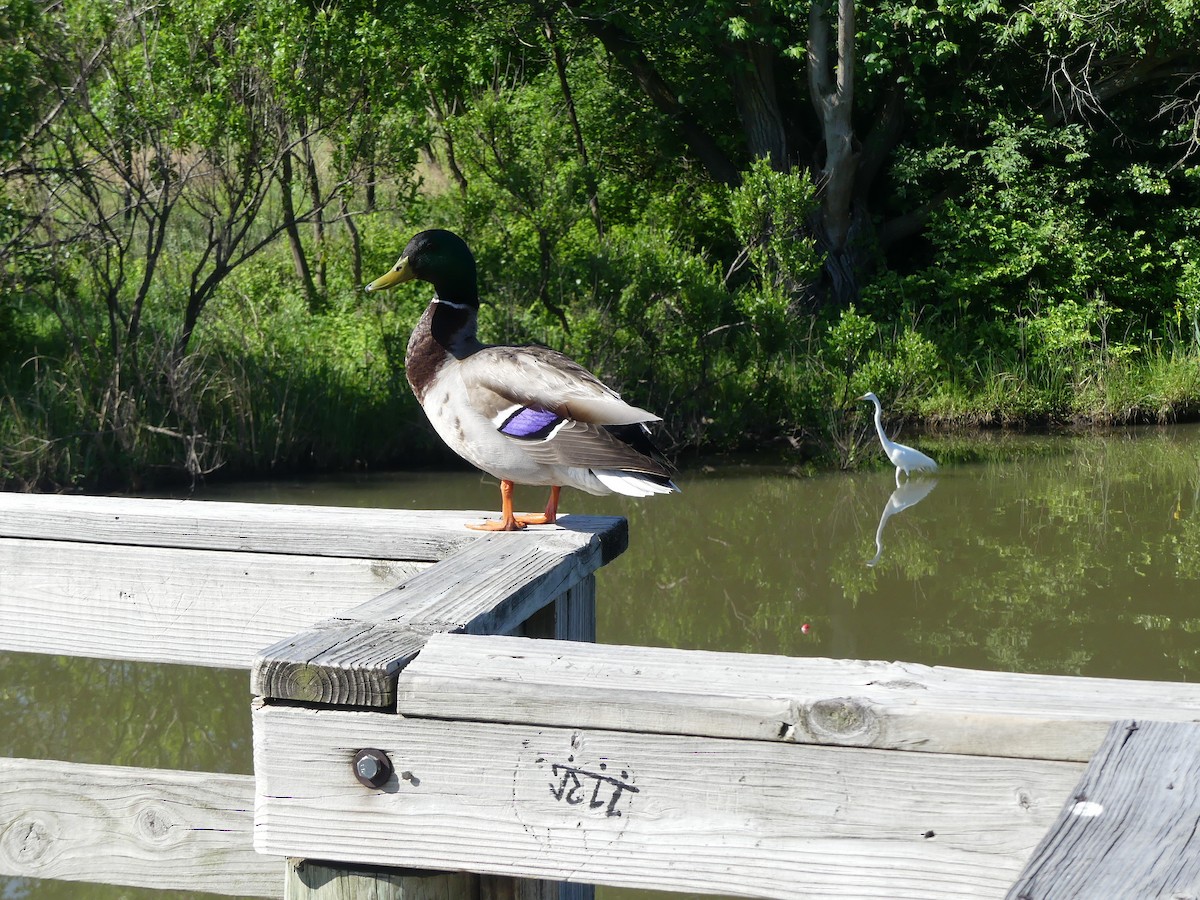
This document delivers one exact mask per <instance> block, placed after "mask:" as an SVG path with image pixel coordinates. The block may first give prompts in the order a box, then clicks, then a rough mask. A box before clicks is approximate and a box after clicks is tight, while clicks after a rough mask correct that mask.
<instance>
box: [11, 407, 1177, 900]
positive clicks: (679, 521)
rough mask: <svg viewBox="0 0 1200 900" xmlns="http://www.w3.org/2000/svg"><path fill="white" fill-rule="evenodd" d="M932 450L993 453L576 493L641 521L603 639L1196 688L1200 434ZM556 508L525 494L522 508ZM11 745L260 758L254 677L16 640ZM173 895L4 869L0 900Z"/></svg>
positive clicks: (465, 496)
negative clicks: (79, 654)
mask: <svg viewBox="0 0 1200 900" xmlns="http://www.w3.org/2000/svg"><path fill="white" fill-rule="evenodd" d="M921 444H922V448H923V449H926V450H929V451H930V452H931V453H932V454H933V455H934V456H935V457H939V458H941V459H943V460H945V459H949V458H954V457H955V456H958V457H962V456H965V455H969V456H971V457H973V458H975V459H985V460H987V461H977V462H971V463H955V464H949V463H944V464H943V467H942V469H941V471H940V472H939V473H938V475H937V477H936V478H916V479H913V480H912V481H911V482H910V483H906V484H904V485H902V486H901V487H900V488H897V486H896V483H895V480H894V478H893V472H892V470H891V469H890V468H887V469H882V468H881V469H878V470H875V471H872V472H867V473H856V474H852V475H847V474H841V473H836V474H826V475H819V476H815V477H803V476H801V475H800V474H798V473H796V472H794V471H791V470H789V469H788V468H787V467H785V466H778V465H762V464H754V463H733V462H725V463H721V464H717V465H711V466H697V467H695V468H691V469H688V470H685V471H684V472H682V473H681V474H680V477H679V478H678V479H677V481H678V483H679V485H680V486H681V487H682V489H683V493H681V494H679V495H674V496H668V497H654V498H650V499H648V500H643V501H636V500H628V499H625V498H619V497H590V496H587V495H583V494H579V493H575V492H569V491H568V492H564V503H563V508H564V511H565V512H583V513H599V514H616V515H624V516H627V517H628V518H629V520H630V536H631V540H630V547H629V550H628V551H627V552H626V553H625V554H624V555H623V556H621V557H620V558H618V559H617V560H616V561H614V562H613V563H612V564H610V565H609V566H607V567H606V568H605V569H603V570H602V571H601V572H600V573H599V575H598V603H597V626H598V634H599V640H600V641H601V642H604V643H623V644H643V645H654V646H666V647H687V648H702V649H711V650H732V651H741V652H750V653H780V654H786V655H791V656H832V657H847V658H849V657H853V658H860V659H885V660H905V661H910V662H920V663H928V664H933V665H952V666H966V667H973V668H984V669H1004V670H1014V671H1024V672H1043V673H1058V674H1078V675H1093V676H1110V677H1120V678H1138V679H1157V680H1164V681H1180V680H1194V679H1196V678H1200V427H1197V426H1183V427H1174V428H1159V429H1139V430H1133V431H1121V432H1114V433H1112V434H1105V435H1096V434H1090V435H1087V436H1082V437H1078V436H1076V437H994V438H991V439H988V440H985V441H983V442H982V443H979V442H975V443H973V444H972V445H971V448H970V450H969V451H964V449H963V445H962V444H961V443H955V442H952V441H949V440H947V441H943V442H938V441H933V440H931V441H924V442H921ZM200 497H201V498H207V499H223V500H227V499H240V500H251V501H265V502H276V503H308V504H330V505H341V506H379V507H397V508H422V507H424V508H446V509H453V508H461V509H492V508H494V507H496V506H497V504H498V501H499V491H498V490H497V487H496V484H495V482H494V481H492V480H491V479H489V478H486V477H483V476H480V475H479V474H477V473H473V472H420V473H396V474H381V475H374V476H369V477H361V476H360V477H343V478H330V479H321V480H317V481H307V482H285V481H277V482H271V483H263V484H241V485H233V486H221V487H212V488H208V489H205V490H204V491H202V492H201V493H200ZM544 500H545V496H544V492H543V491H542V490H540V489H532V488H520V487H519V488H518V489H517V505H518V508H523V509H540V507H541V505H542V504H543V503H544ZM464 521H465V519H464ZM2 601H3V598H2V595H0V602H2ZM64 685H66V688H65V689H64ZM0 756H27V757H49V758H56V759H71V760H78V761H85V762H103V763H113V764H119V765H139V766H163V767H168V768H186V769H200V770H210V771H234V772H249V771H250V769H251V755H250V724H249V715H248V703H247V678H246V674H245V673H244V672H225V671H219V670H204V669H192V668H186V667H170V666H149V665H135V664H129V663H113V662H90V661H80V660H65V659H58V658H51V657H42V656H34V655H25V654H0ZM598 893H599V896H600V897H602V898H605V900H633V898H649V897H651V896H662V897H664V898H666V897H680V896H682V895H678V894H671V895H666V894H664V895H652V894H647V893H644V892H635V891H623V890H616V889H607V888H601V889H600V890H599V891H598ZM169 896H171V895H169V894H164V893H162V892H154V891H130V890H128V889H108V888H102V887H97V886H83V885H69V884H58V883H54V882H35V881H25V880H18V879H7V880H6V879H3V878H0V898H4V900H10V898H30V900H49V898H60V897H61V898H67V897H72V898H73V897H87V898H97V900H104V898H117V897H121V898H130V900H134V898H136V900H151V898H163V897H169Z"/></svg>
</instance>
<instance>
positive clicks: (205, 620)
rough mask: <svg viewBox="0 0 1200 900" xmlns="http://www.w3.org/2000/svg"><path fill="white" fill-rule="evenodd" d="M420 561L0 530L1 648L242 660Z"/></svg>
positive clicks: (188, 660)
mask: <svg viewBox="0 0 1200 900" xmlns="http://www.w3.org/2000/svg"><path fill="white" fill-rule="evenodd" d="M428 566H429V564H428V563H413V562H404V561H400V560H378V559H350V558H344V557H331V556H293V555H290V554H276V553H236V552H227V551H226V552H222V551H216V550H181V549H176V548H171V547H136V546H132V547H125V546H119V545H115V544H94V543H77V542H66V541H53V540H30V539H23V538H0V586H2V588H0V589H2V595H3V602H0V650H17V651H24V652H29V653H58V654H64V655H70V656H91V657H98V658H104V659H130V660H140V661H149V662H166V663H184V664H188V665H200V666H220V667H228V668H242V669H248V668H249V667H250V664H251V662H252V661H253V659H254V657H255V655H256V654H257V653H258V652H259V651H260V650H261V649H262V648H263V647H264V646H266V645H268V644H271V643H274V642H275V641H278V640H281V639H283V638H286V637H288V636H289V635H292V634H295V633H296V632H297V631H299V630H300V629H303V628H307V627H309V626H311V625H312V624H314V623H315V622H318V621H321V620H322V619H326V618H328V617H329V616H331V615H335V614H336V613H338V612H340V611H342V610H344V609H347V608H348V607H351V606H354V605H355V604H358V603H362V602H364V601H366V600H369V599H371V598H372V597H375V596H377V595H379V594H381V593H383V592H384V591H386V590H388V589H389V588H392V587H395V586H396V585H397V584H399V583H401V582H403V581H405V580H406V579H407V578H409V577H411V576H412V575H415V574H416V573H417V572H419V571H421V570H422V569H425V568H428Z"/></svg>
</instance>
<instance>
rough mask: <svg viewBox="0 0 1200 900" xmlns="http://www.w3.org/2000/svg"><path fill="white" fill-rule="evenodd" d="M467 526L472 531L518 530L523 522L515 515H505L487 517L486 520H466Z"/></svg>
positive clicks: (523, 524)
mask: <svg viewBox="0 0 1200 900" xmlns="http://www.w3.org/2000/svg"><path fill="white" fill-rule="evenodd" d="M467 527H468V528H470V529H471V530H472V531H520V530H521V529H522V528H524V527H525V523H524V522H522V521H520V520H519V519H518V518H517V517H516V516H505V517H503V518H500V519H488V520H487V521H486V522H468V523H467Z"/></svg>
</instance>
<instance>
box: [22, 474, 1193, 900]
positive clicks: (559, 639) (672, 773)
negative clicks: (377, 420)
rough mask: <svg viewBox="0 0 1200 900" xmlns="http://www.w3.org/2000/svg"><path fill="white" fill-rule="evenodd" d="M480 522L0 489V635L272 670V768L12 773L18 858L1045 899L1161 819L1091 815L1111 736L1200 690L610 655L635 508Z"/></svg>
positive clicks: (278, 883) (539, 886)
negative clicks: (1052, 883) (601, 624)
mask: <svg viewBox="0 0 1200 900" xmlns="http://www.w3.org/2000/svg"><path fill="white" fill-rule="evenodd" d="M466 516H467V514H465V513H462V512H451V513H418V512H407V511H380V510H348V509H328V508H302V507H278V506H259V505H248V504H225V503H200V502H175V501H126V500H95V499H84V498H65V497H54V498H45V497H28V496H21V495H0V648H3V649H21V650H36V651H39V652H51V653H75V654H81V655H99V656H114V657H117V658H137V659H152V660H160V661H167V662H178V661H186V662H192V663H196V662H206V663H208V664H217V665H225V666H246V667H249V668H250V670H251V684H252V690H253V694H254V699H253V720H254V745H255V746H254V770H255V775H254V776H253V778H251V777H250V776H213V775H207V774H203V775H201V774H197V773H180V772H163V771H158V770H155V771H148V770H141V769H122V768H117V767H105V766H78V765H72V766H64V765H63V764H61V763H56V762H54V761H47V760H2V761H0V872H3V873H6V874H16V875H25V876H33V877H50V878H67V879H76V880H94V881H105V882H114V883H119V884H131V885H151V886H155V887H186V888H189V889H192V890H210V891H217V892H226V893H237V894H247V895H255V896H268V897H271V896H275V897H277V896H280V895H281V894H282V895H286V896H287V897H289V898H295V900H300V898H306V900H308V898H317V897H320V896H324V894H323V893H322V892H323V891H325V890H326V889H327V888H328V887H329V885H330V884H334V883H336V887H337V890H338V891H339V893H337V896H339V897H354V896H360V895H361V896H377V895H382V894H380V893H379V892H381V891H384V890H386V892H387V893H386V895H387V896H396V897H405V898H412V897H426V896H430V897H432V896H439V897H442V896H444V897H500V896H520V897H538V898H551V897H556V898H566V897H572V898H583V897H588V896H590V895H591V888H590V887H589V885H591V884H611V885H622V886H632V887H644V888H656V889H665V890H681V891H693V892H700V893H719V894H730V895H738V896H751V897H767V898H776V897H777V898H790V897H804V896H826V897H837V896H844V897H870V896H886V897H894V898H899V897H913V898H967V897H992V898H1000V897H1004V896H1006V894H1007V895H1008V896H1011V897H1013V898H1016V897H1017V896H1021V897H1026V896H1028V897H1042V896H1055V895H1054V894H1052V893H1038V892H1037V891H1033V892H1032V893H1030V892H1029V891H1030V890H1031V889H1030V887H1029V886H1030V885H1032V884H1035V883H1037V880H1038V878H1042V879H1043V880H1044V878H1045V877H1046V876H1045V872H1044V870H1045V869H1046V866H1049V868H1051V869H1054V868H1056V867H1059V866H1061V865H1063V863H1062V859H1061V857H1062V853H1061V844H1062V842H1061V841H1058V842H1057V843H1056V841H1055V839H1054V835H1056V834H1059V833H1065V832H1063V831H1061V830H1062V829H1066V830H1068V831H1069V830H1070V829H1071V828H1074V827H1077V826H1078V823H1079V822H1080V821H1083V820H1088V821H1090V820H1091V819H1092V818H1095V819H1096V821H1097V822H1100V821H1101V820H1105V816H1103V815H1101V814H1100V813H1098V812H1096V810H1097V809H1099V810H1103V809H1104V808H1105V804H1106V803H1107V804H1109V805H1108V807H1107V808H1108V809H1109V810H1110V812H1111V811H1113V810H1115V809H1116V808H1117V807H1116V806H1115V805H1114V804H1116V803H1118V802H1124V803H1133V804H1134V805H1138V804H1140V805H1142V806H1149V805H1151V804H1150V803H1149V800H1146V801H1145V802H1143V799H1141V798H1139V796H1138V795H1137V794H1136V793H1135V794H1133V795H1132V800H1129V799H1128V798H1126V799H1123V800H1120V801H1118V800H1117V799H1116V798H1114V799H1112V800H1110V799H1108V798H1107V797H1106V798H1097V797H1080V796H1078V792H1079V791H1080V790H1081V789H1082V787H1081V786H1085V785H1086V786H1089V787H1088V788H1087V789H1088V790H1089V791H1090V790H1092V789H1093V788H1094V786H1095V785H1097V784H1100V783H1101V782H1102V781H1104V779H1102V778H1096V777H1092V776H1091V775H1089V776H1085V768H1086V767H1087V766H1088V762H1089V760H1092V759H1093V757H1096V758H1097V759H1100V758H1103V759H1104V760H1110V759H1115V758H1117V757H1118V756H1120V755H1121V753H1122V748H1124V747H1126V746H1129V747H1134V746H1135V745H1137V741H1136V740H1131V736H1134V735H1135V730H1130V725H1129V724H1128V723H1125V724H1117V725H1115V726H1114V723H1119V722H1123V720H1126V719H1132V720H1137V721H1138V722H1142V723H1146V722H1166V723H1181V724H1179V725H1177V726H1173V729H1172V730H1171V731H1170V741H1171V742H1174V744H1173V746H1176V745H1179V742H1181V741H1182V742H1184V744H1183V745H1184V746H1185V747H1186V742H1188V741H1191V740H1193V737H1192V736H1191V735H1192V731H1194V730H1195V729H1196V728H1197V726H1195V725H1192V724H1183V723H1192V722H1194V721H1195V720H1196V719H1197V718H1200V687H1197V686H1194V685H1188V684H1165V683H1157V682H1135V681H1118V680H1110V679H1088V678H1067V677H1058V676H1039V675H1021V674H1010V673H994V672H980V671H972V670H963V669H950V668H941V667H932V668H931V667H927V666H921V665H913V664H906V663H880V662H860V661H853V660H827V659H789V658H783V657H766V656H755V655H747V654H730V653H711V652H702V651H684V650H666V649H652V648H645V647H613V646H602V645H595V644H593V643H589V642H590V641H593V640H594V630H595V619H594V597H595V580H594V576H593V573H594V571H595V570H596V569H597V568H598V567H599V566H601V565H603V564H604V563H605V562H607V561H608V560H610V559H612V558H613V557H614V556H615V555H617V554H618V553H620V552H621V551H622V550H623V549H624V548H625V542H626V533H625V523H624V521H623V520H619V519H591V518H582V517H568V518H565V519H563V520H562V526H563V527H561V528H557V529H529V530H527V531H526V532H524V533H521V534H491V535H481V534H479V533H477V532H472V531H468V530H466V529H464V528H463V527H462V524H463V521H464V520H465V517H466ZM168 614H169V615H168ZM168 620H169V627H168V624H167V623H168ZM515 635H524V636H515ZM530 637H534V638H537V639H533V640H531V639H530ZM262 647H266V649H265V650H262V649H260V648H262ZM1142 733H1144V734H1147V735H1150V734H1166V732H1156V731H1154V730H1153V729H1149V728H1145V727H1143V728H1142ZM1155 740H1158V738H1155ZM1196 740H1197V741H1198V742H1200V738H1196ZM1102 744H1103V749H1102V752H1101V753H1099V754H1097V752H1096V751H1097V748H1101V747H1102ZM1193 749H1194V748H1193ZM1160 756H1161V754H1160ZM1193 757H1194V754H1193ZM1193 757H1189V756H1188V755H1187V754H1186V753H1183V754H1182V755H1180V754H1177V755H1176V756H1172V757H1170V759H1172V760H1177V759H1189V758H1193ZM1148 758H1149V757H1139V760H1140V761H1139V762H1138V763H1137V765H1138V766H1140V767H1141V768H1140V769H1139V773H1138V774H1139V779H1140V780H1139V784H1141V785H1142V786H1143V788H1144V789H1145V790H1146V791H1147V792H1148V793H1149V794H1153V795H1154V796H1155V797H1156V798H1157V799H1156V800H1155V801H1154V802H1155V803H1158V804H1160V805H1161V797H1159V794H1160V793H1161V794H1162V795H1163V796H1168V794H1167V793H1166V792H1169V796H1170V799H1171V803H1172V804H1173V805H1172V806H1171V809H1172V810H1173V811H1172V812H1171V813H1170V815H1171V816H1173V817H1174V819H1175V820H1177V824H1178V828H1177V829H1176V830H1177V831H1178V832H1179V835H1178V838H1177V843H1178V847H1179V848H1180V849H1178V850H1177V851H1176V850H1171V849H1170V848H1167V849H1164V847H1163V846H1161V845H1160V846H1158V847H1157V849H1156V850H1155V854H1156V856H1155V858H1154V868H1155V871H1154V872H1153V873H1152V874H1153V877H1154V878H1155V879H1157V880H1156V881H1154V882H1153V883H1154V884H1155V885H1156V889H1157V888H1161V887H1162V886H1163V885H1164V884H1165V885H1167V886H1168V887H1170V889H1172V890H1179V889H1181V888H1180V887H1179V885H1180V884H1184V886H1185V887H1186V886H1187V884H1190V882H1187V879H1188V878H1191V877H1192V869H1194V868H1195V864H1193V863H1190V862H1189V861H1190V860H1192V859H1196V858H1198V857H1200V854H1196V853H1195V852H1192V851H1193V850H1194V849H1195V848H1191V847H1190V845H1189V844H1188V841H1189V840H1191V838H1190V837H1189V834H1194V833H1195V832H1196V828H1195V827H1194V826H1195V824H1196V823H1195V821H1191V823H1190V825H1191V826H1192V827H1191V828H1190V831H1189V828H1188V826H1189V820H1188V816H1189V815H1191V812H1189V810H1191V811H1194V810H1195V807H1196V802H1195V801H1196V800H1197V797H1200V777H1184V775H1183V774H1181V773H1180V771H1179V764H1177V762H1170V764H1169V765H1168V766H1167V767H1166V769H1164V770H1163V772H1164V773H1165V774H1162V778H1161V785H1159V787H1161V788H1162V791H1156V790H1151V788H1150V787H1149V786H1150V785H1155V784H1158V782H1157V781H1155V779H1156V778H1158V775H1156V774H1155V769H1154V767H1153V766H1152V765H1150V764H1149V763H1147V762H1146V759H1148ZM1162 758H1163V759H1166V758H1167V757H1166V756H1162ZM1089 772H1090V770H1089ZM1081 778H1082V780H1081ZM1168 785H1169V786H1168ZM1081 803H1082V804H1085V805H1083V806H1080V804H1081ZM1088 804H1090V805H1088ZM1189 804H1190V805H1189ZM251 806H253V809H254V812H253V816H252V815H251V812H250V809H251ZM98 811H100V812H99V813H98ZM1196 815H1197V816H1200V813H1197V814H1196ZM1120 818H1121V816H1117V815H1109V816H1108V817H1107V820H1106V821H1118V820H1120ZM1088 827H1091V826H1090V825H1089V826H1088ZM1145 830H1146V829H1144V828H1143V831H1145ZM252 832H253V836H251V833H252ZM1072 834H1073V832H1072ZM1072 840H1074V838H1072ZM1130 840H1132V843H1130ZM1122 841H1124V842H1125V843H1126V844H1130V846H1131V847H1134V848H1136V847H1139V846H1140V847H1142V849H1143V850H1144V849H1145V846H1144V845H1141V844H1138V843H1137V837H1136V835H1134V836H1133V838H1132V839H1131V838H1129V837H1128V836H1126V837H1122V835H1121V834H1117V836H1116V837H1115V838H1113V839H1111V840H1108V842H1107V843H1106V844H1105V846H1107V847H1108V848H1109V849H1108V851H1107V852H1108V853H1109V855H1110V856H1112V855H1114V854H1115V853H1116V850H1117V849H1119V848H1120V846H1121V845H1122ZM255 850H257V852H255ZM1133 852H1134V851H1133V850H1131V853H1133ZM1134 855H1136V853H1134ZM1143 855H1145V854H1143ZM1172 855H1174V856H1176V857H1178V859H1179V860H1180V864H1179V865H1177V866H1175V867H1174V868H1173V869H1172V867H1171V866H1170V865H1169V864H1168V865H1166V866H1164V864H1163V858H1164V857H1165V858H1167V859H1168V861H1169V859H1170V858H1171V857H1172ZM1115 858H1117V857H1115V856H1114V859H1115ZM284 859H286V860H287V862H284V861H283V860H284ZM1031 860H1033V861H1034V862H1039V864H1041V863H1045V865H1043V870H1039V871H1037V872H1033V873H1031V872H1030V871H1026V872H1025V874H1024V875H1023V874H1022V870H1023V869H1024V868H1025V867H1026V866H1027V865H1031V866H1032V865H1034V862H1031ZM1048 861H1052V864H1051V862H1048ZM1091 864H1092V863H1091V861H1089V862H1088V865H1091ZM1189 866H1192V868H1188V867H1189ZM1111 868H1120V869H1121V870H1122V871H1125V872H1127V873H1129V875H1130V877H1131V878H1133V877H1134V876H1135V875H1136V872H1137V869H1138V865H1137V863H1136V860H1134V861H1131V862H1129V863H1128V864H1123V865H1121V866H1119V867H1118V866H1113V867H1111ZM416 870H421V871H420V872H418V871H416ZM1167 870H1170V872H1169V873H1168V874H1170V877H1169V878H1166V877H1164V875H1163V873H1164V872H1165V871H1167ZM451 873H457V874H451ZM1197 877H1200V876H1197ZM1018 879H1020V886H1018V887H1013V885H1014V882H1018ZM1171 879H1174V880H1171ZM556 882H562V883H561V884H556ZM568 882H569V884H568ZM1131 883H1132V882H1131ZM1146 883H1149V882H1146ZM1138 884H1141V882H1138ZM285 885H286V887H285ZM1109 887H1110V888H1111V887H1112V885H1111V884H1110V885H1109ZM355 891H359V892H360V893H359V894H356V893H355ZM1022 892H1024V893H1022ZM1160 894H1161V892H1160ZM1160 894H1156V895H1160ZM1143 895H1146V894H1144V893H1138V892H1137V890H1133V892H1130V891H1117V892H1115V893H1114V892H1109V893H1104V892H1101V893H1099V894H1095V895H1094V896H1143ZM1061 896H1071V895H1068V894H1062V895H1061ZM1074 896H1088V895H1087V894H1086V893H1082V894H1075V895H1074Z"/></svg>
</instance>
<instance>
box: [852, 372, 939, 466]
mask: <svg viewBox="0 0 1200 900" xmlns="http://www.w3.org/2000/svg"><path fill="white" fill-rule="evenodd" d="M858 399H859V400H870V401H871V402H872V403H874V404H875V430H876V431H878V432H879V443H881V444H883V452H884V453H886V454H887V458H888V459H890V460H891V461H892V465H893V466H895V467H896V486H897V487H899V486H900V472H901V471H903V472H904V474H905V475H906V476H908V477H910V478H911V477H912V473H913V472H934V471H937V463H935V462H934V461H933V460H932V459H930V458H929V457H928V456H926V455H925V454H924V453H922V452H921V451H920V450H914V449H913V448H912V447H908V446H905V445H904V444H897V443H896V442H895V441H893V440H892V439H891V438H889V437H888V436H887V432H885V431H884V430H883V407H882V406H880V405H879V398H878V397H876V396H875V395H874V394H872V393H871V392H870V391H868V392H867V393H865V394H863V395H862V396H861V397H859V398H858Z"/></svg>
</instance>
